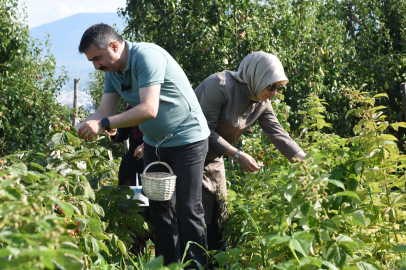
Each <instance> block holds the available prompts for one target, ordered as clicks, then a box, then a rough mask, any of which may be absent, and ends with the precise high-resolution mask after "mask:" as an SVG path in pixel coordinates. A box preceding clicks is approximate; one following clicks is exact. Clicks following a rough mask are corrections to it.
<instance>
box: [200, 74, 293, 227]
mask: <svg viewBox="0 0 406 270" xmlns="http://www.w3.org/2000/svg"><path fill="white" fill-rule="evenodd" d="M194 91H195V93H196V96H197V98H198V100H199V102H200V106H201V108H202V110H203V113H204V116H205V117H206V120H207V123H208V125H209V129H210V131H211V134H210V137H209V151H208V153H207V157H206V164H205V165H206V167H205V171H204V179H203V205H204V206H206V207H205V212H206V213H205V216H206V223H207V221H208V220H211V219H210V217H209V216H211V213H212V209H209V208H210V207H212V204H211V206H210V201H212V200H215V198H216V196H215V194H216V192H217V187H219V186H220V187H221V189H222V191H223V193H224V194H226V192H227V191H226V181H225V172H224V164H223V160H222V158H221V157H222V156H223V155H224V153H225V152H226V151H227V149H228V148H229V147H230V146H231V145H234V144H236V143H237V141H238V139H239V137H240V136H241V134H243V133H244V132H245V131H246V130H247V129H248V128H249V127H250V126H251V125H252V124H254V122H255V121H256V120H258V123H259V125H260V126H261V128H262V129H263V131H264V132H265V133H266V135H267V136H268V137H269V139H270V140H271V141H272V143H273V144H274V145H275V147H276V148H277V149H278V150H279V151H280V152H281V153H282V154H283V155H284V156H285V157H286V158H288V159H291V158H292V157H293V156H294V155H295V154H296V153H297V152H299V151H301V148H300V147H299V146H298V145H297V144H296V142H295V141H294V140H293V139H292V138H291V137H290V136H289V134H288V133H287V132H286V131H285V130H284V129H283V128H282V126H281V125H280V123H279V121H278V119H277V118H276V116H275V113H274V111H273V109H272V105H271V102H270V101H266V102H262V101H259V102H253V101H251V100H250V98H249V92H248V89H247V85H246V84H243V83H240V82H238V81H237V80H236V79H234V77H233V76H231V75H230V74H229V73H227V72H225V71H223V72H219V73H216V74H213V75H211V76H210V77H208V78H207V79H205V80H204V81H203V82H202V83H201V84H200V85H199V86H198V87H197V88H196V89H195V90H194ZM213 203H214V202H213ZM207 224H210V222H209V223H207Z"/></svg>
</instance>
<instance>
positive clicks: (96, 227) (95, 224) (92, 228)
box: [87, 218, 103, 234]
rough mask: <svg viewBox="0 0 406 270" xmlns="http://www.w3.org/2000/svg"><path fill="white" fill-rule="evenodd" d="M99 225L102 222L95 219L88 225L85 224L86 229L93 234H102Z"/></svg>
mask: <svg viewBox="0 0 406 270" xmlns="http://www.w3.org/2000/svg"><path fill="white" fill-rule="evenodd" d="M101 225H102V222H101V221H100V220H98V219H95V218H91V219H90V221H89V223H87V227H88V228H89V230H90V232H92V233H94V234H99V233H102V232H103V230H102V227H101Z"/></svg>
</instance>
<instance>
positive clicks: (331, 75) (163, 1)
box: [119, 0, 406, 139]
mask: <svg viewBox="0 0 406 270" xmlns="http://www.w3.org/2000/svg"><path fill="white" fill-rule="evenodd" d="M405 8H406V1H404V0H395V1H387V0H385V1H378V0H373V1H365V0H357V1H351V0H345V1H333V0H328V1H308V0H300V1H299V0H290V1H276V2H275V1H246V0H233V1H220V0H212V1H203V0H199V1H195V0H194V1H190V0H187V1H173V0H169V1H168V0H153V1H145V0H134V1H130V2H129V3H128V5H127V7H126V8H123V9H121V11H120V12H119V14H121V15H122V16H123V18H124V19H126V20H127V24H128V26H127V28H126V29H125V31H124V33H125V36H126V37H127V39H130V40H135V41H137V42H140V41H147V42H154V43H156V44H158V45H160V46H162V47H163V48H165V49H166V50H167V51H168V52H169V53H170V54H171V55H172V56H173V57H174V58H175V59H176V60H177V61H178V62H179V63H180V65H181V66H182V68H183V70H185V72H186V74H187V76H188V78H189V80H190V82H191V84H192V85H193V87H196V86H197V85H198V84H199V83H200V82H202V81H203V80H204V79H205V78H206V77H208V76H209V75H210V74H213V73H216V72H220V71H222V70H225V69H228V70H236V69H237V68H238V65H239V63H240V61H241V60H242V59H243V57H245V56H246V55H248V54H249V53H251V52H253V51H258V50H261V51H265V52H269V53H273V54H275V55H277V56H278V57H279V58H280V59H281V61H282V63H283V65H284V67H285V71H286V74H287V77H288V78H289V79H290V82H289V84H288V88H287V90H286V92H285V93H284V94H285V96H286V103H287V104H288V105H289V106H290V107H291V108H292V111H293V115H292V117H291V118H290V120H289V121H290V123H291V125H292V129H293V130H296V129H298V127H299V126H300V124H301V122H300V115H299V114H298V112H299V111H300V110H302V109H301V108H302V107H303V104H302V101H303V100H304V99H305V98H306V97H307V96H308V95H309V94H310V93H315V94H318V95H319V96H320V97H321V98H323V99H325V100H326V101H327V103H328V104H329V107H328V108H327V114H326V118H327V120H328V121H330V122H331V123H332V124H333V126H334V128H335V130H334V132H335V133H336V134H338V135H341V136H350V135H351V134H352V130H351V126H352V125H353V124H354V123H351V122H350V121H348V120H346V119H345V117H344V115H345V113H346V110H348V106H349V104H348V100H347V99H345V98H343V97H342V95H341V94H340V92H341V89H342V88H346V87H349V88H354V89H357V88H359V87H361V85H363V84H364V83H367V84H368V85H367V86H366V88H365V90H366V91H370V92H372V93H377V92H382V91H384V92H386V93H387V94H388V97H389V99H385V100H382V101H380V103H382V104H383V105H390V106H387V107H388V108H387V109H386V110H385V114H387V115H388V121H390V122H391V123H393V122H397V121H403V120H404V119H403V118H404V115H403V112H402V97H401V94H400V92H399V91H398V89H399V86H400V83H401V82H403V81H404V80H405V79H406V61H405V59H406V55H405V48H404V45H403V44H405V42H406V35H405V32H404V31H403V29H404V28H405V26H406V19H405V17H404V16H403V11H404V10H405ZM393 133H394V135H395V136H396V137H397V138H398V139H400V138H401V137H402V136H403V134H404V132H403V131H402V133H400V134H399V133H397V132H393Z"/></svg>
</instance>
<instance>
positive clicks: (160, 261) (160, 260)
mask: <svg viewBox="0 0 406 270" xmlns="http://www.w3.org/2000/svg"><path fill="white" fill-rule="evenodd" d="M163 266H164V257H163V256H162V255H159V256H158V257H156V258H155V259H154V260H153V261H150V262H149V263H147V264H146V265H145V269H151V270H161V269H162V268H163Z"/></svg>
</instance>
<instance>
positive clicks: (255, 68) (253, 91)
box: [226, 52, 289, 101]
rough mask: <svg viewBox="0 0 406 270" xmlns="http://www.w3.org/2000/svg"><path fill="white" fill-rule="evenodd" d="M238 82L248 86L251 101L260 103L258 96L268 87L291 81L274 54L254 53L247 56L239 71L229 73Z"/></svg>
mask: <svg viewBox="0 0 406 270" xmlns="http://www.w3.org/2000/svg"><path fill="white" fill-rule="evenodd" d="M226 71H227V72H228V73H230V74H231V75H232V76H233V77H234V78H235V79H236V80H237V81H239V82H241V83H245V84H246V85H247V86H248V90H249V96H250V99H252V100H254V101H258V100H259V99H258V98H257V95H258V94H259V93H260V92H261V91H262V89H264V88H265V87H266V86H268V85H271V84H273V83H275V82H279V81H286V82H287V81H289V80H288V78H287V77H286V76H285V71H284V70H283V66H282V63H281V61H279V59H278V57H276V56H275V55H273V54H270V53H265V52H253V53H250V54H249V55H247V56H246V57H245V58H244V59H243V60H242V62H241V64H240V66H239V67H238V71H237V72H236V71H229V70H226Z"/></svg>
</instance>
